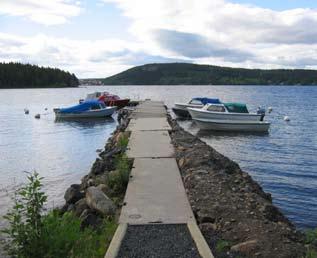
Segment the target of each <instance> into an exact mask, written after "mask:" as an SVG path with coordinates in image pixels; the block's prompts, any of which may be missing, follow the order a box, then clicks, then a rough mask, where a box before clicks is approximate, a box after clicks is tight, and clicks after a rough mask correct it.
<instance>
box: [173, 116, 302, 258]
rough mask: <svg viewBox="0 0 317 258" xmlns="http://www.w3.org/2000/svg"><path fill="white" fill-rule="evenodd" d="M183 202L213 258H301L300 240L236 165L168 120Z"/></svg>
mask: <svg viewBox="0 0 317 258" xmlns="http://www.w3.org/2000/svg"><path fill="white" fill-rule="evenodd" d="M168 120H169V123H170V125H171V127H172V131H171V132H170V136H171V139H172V143H173V144H174V147H175V150H176V160H177V162H178V166H179V168H180V171H181V176H182V178H183V182H184V186H185V189H186V192H187V195H188V199H189V201H190V204H191V206H192V209H193V211H194V214H195V217H196V220H197V223H198V224H199V227H200V229H201V231H202V233H203V235H204V237H205V239H206V241H207V242H208V245H209V246H210V248H211V249H212V251H213V254H214V255H215V257H263V258H264V257H265V258H273V257H274V258H282V257H283V258H292V257H294V258H299V257H304V254H305V245H304V236H303V234H302V233H300V232H299V231H297V230H296V228H295V226H294V225H293V224H292V223H291V222H290V221H289V220H288V219H287V218H286V217H285V216H284V215H283V214H282V213H281V212H280V210H279V209H278V208H277V207H276V206H274V205H273V204H272V198H271V195H270V194H267V193H265V192H264V191H263V190H262V188H261V186H260V185H259V184H258V183H256V182H255V181H254V180H253V179H252V178H251V177H250V176H249V175H248V174H247V173H246V172H244V171H242V170H241V169H240V167H239V165H238V164H237V163H235V162H233V161H232V160H230V159H228V158H227V157H225V156H223V155H222V154H220V153H218V152H217V151H216V150H214V149H213V148H212V147H210V146H209V145H207V144H206V143H204V142H203V141H201V140H200V139H199V138H198V137H195V136H193V135H192V134H190V133H188V132H186V131H184V130H183V129H182V128H181V127H180V126H179V125H178V124H177V122H176V121H175V120H174V119H172V118H171V117H170V116H169V118H168Z"/></svg>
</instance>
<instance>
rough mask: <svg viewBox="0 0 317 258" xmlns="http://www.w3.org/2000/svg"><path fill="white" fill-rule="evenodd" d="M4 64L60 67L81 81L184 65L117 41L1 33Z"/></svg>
mask: <svg viewBox="0 0 317 258" xmlns="http://www.w3.org/2000/svg"><path fill="white" fill-rule="evenodd" d="M0 61H4V62H9V61H15V62H22V63H31V64H38V65H41V66H51V67H59V68H61V69H65V70H68V71H70V72H72V73H75V74H76V75H77V76H79V77H80V78H87V77H104V76H110V75H112V74H115V73H118V72H121V71H122V70H125V69H128V68H130V67H131V66H134V65H141V64H144V63H149V62H169V61H174V62H175V61H183V60H178V59H170V58H166V57H162V56H154V55H151V54H148V53H145V52H144V51H143V50H142V45H140V44H137V43H130V44H127V43H126V42H125V41H122V40H117V39H107V40H94V41H93V40H71V39H67V38H55V37H49V36H46V35H43V34H39V35H36V36H33V37H20V36H15V35H11V34H6V33H0Z"/></svg>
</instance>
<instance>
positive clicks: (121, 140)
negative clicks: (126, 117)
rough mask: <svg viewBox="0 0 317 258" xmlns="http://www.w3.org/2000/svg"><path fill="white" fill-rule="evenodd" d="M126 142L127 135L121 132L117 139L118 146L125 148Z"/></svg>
mask: <svg viewBox="0 0 317 258" xmlns="http://www.w3.org/2000/svg"><path fill="white" fill-rule="evenodd" d="M128 143H129V136H128V135H126V134H124V133H122V134H121V135H120V136H119V139H118V147H120V148H122V149H126V148H127V147H128Z"/></svg>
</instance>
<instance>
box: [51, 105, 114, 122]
mask: <svg viewBox="0 0 317 258" xmlns="http://www.w3.org/2000/svg"><path fill="white" fill-rule="evenodd" d="M116 109H117V107H107V108H104V109H101V110H89V111H84V112H74V113H61V112H60V111H59V109H54V112H55V116H56V118H57V119H76V118H91V119H94V118H104V117H110V116H111V115H112V114H113V113H114V112H115V111H116Z"/></svg>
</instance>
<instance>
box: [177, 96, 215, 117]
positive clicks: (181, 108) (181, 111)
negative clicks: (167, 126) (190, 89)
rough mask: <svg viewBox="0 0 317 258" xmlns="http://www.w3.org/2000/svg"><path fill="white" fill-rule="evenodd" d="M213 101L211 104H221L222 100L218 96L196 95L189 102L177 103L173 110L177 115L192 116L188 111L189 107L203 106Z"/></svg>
mask: <svg viewBox="0 0 317 258" xmlns="http://www.w3.org/2000/svg"><path fill="white" fill-rule="evenodd" d="M208 103H211V104H221V101H220V100H219V99H217V98H202V97H196V98H192V99H191V100H190V101H189V102H188V103H175V105H174V107H173V108H172V110H173V112H174V113H175V115H176V116H178V117H182V118H190V117H191V116H190V113H189V112H188V110H187V108H188V107H190V108H202V107H203V106H204V105H206V104H208Z"/></svg>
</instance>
